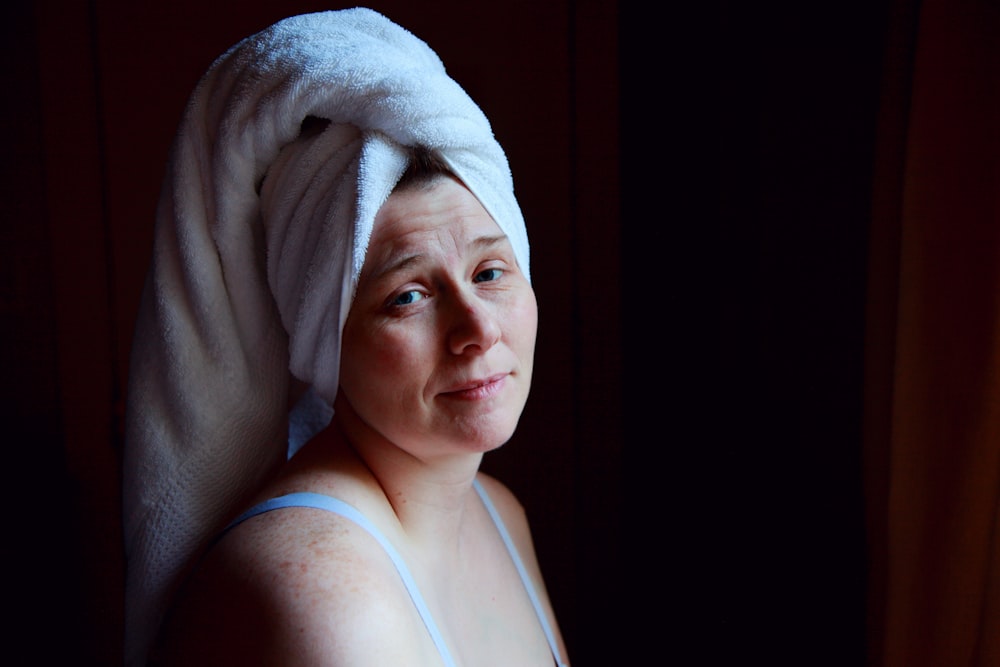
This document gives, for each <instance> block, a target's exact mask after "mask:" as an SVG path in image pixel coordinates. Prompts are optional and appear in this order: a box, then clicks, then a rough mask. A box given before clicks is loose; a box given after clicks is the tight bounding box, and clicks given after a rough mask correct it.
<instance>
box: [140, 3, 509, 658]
mask: <svg viewBox="0 0 1000 667" xmlns="http://www.w3.org/2000/svg"><path fill="white" fill-rule="evenodd" d="M308 117H317V118H322V119H327V120H329V121H331V123H330V124H329V125H328V126H327V127H326V129H325V130H323V132H322V133H321V134H319V135H318V136H315V137H310V138H299V135H300V128H301V126H302V123H303V121H304V120H305V119H306V118H308ZM417 144H422V145H426V146H428V147H431V148H434V149H437V150H438V151H440V152H441V153H442V154H443V156H444V158H445V159H446V160H447V162H448V163H449V164H450V165H451V166H452V168H453V169H454V171H455V172H456V174H457V175H458V176H459V177H460V178H461V179H462V180H463V181H464V182H465V184H466V185H467V186H468V187H469V189H470V190H471V191H472V192H473V193H474V194H475V195H476V196H477V197H478V198H479V200H480V201H481V202H482V204H483V206H484V207H485V208H486V210H487V211H488V212H489V213H490V214H491V215H492V216H493V218H494V219H495V220H496V221H497V223H498V224H499V225H500V227H501V229H502V230H503V231H504V232H505V233H506V234H507V235H508V237H510V239H511V241H512V243H513V245H514V248H515V252H516V254H517V258H518V261H519V263H520V265H521V268H522V270H523V271H524V272H525V273H526V274H527V273H528V270H529V269H528V242H527V235H526V232H525V228H524V222H523V219H522V216H521V212H520V209H519V208H518V205H517V201H516V200H515V198H514V193H513V185H512V182H511V177H510V172H509V168H508V165H507V160H506V157H505V156H504V153H503V151H502V149H501V148H500V146H499V145H498V144H497V142H496V141H495V139H494V138H493V134H492V130H491V128H490V125H489V123H488V121H487V119H486V117H485V116H484V115H483V114H482V112H481V111H480V109H479V108H478V107H477V106H476V105H475V103H473V102H472V100H471V99H469V98H468V96H467V95H466V94H465V93H464V92H463V91H462V89H461V88H460V87H459V86H458V85H457V84H456V83H455V82H454V81H453V80H452V79H451V78H449V77H448V75H447V74H446V73H445V70H444V67H443V66H442V64H441V62H440V60H439V59H438V57H437V56H436V54H435V53H434V52H433V51H431V50H430V48H428V47H427V45H426V44H424V43H423V42H422V41H421V40H419V39H417V38H416V37H414V36H413V35H412V34H410V33H409V32H407V31H406V30H404V29H402V28H400V27H399V26H397V25H395V24H393V23H392V22H390V21H388V20H387V19H386V18H384V17H382V16H381V15H379V14H377V13H375V12H372V11H370V10H366V9H352V10H345V11H339V12H322V13H317V14H309V15H304V16H298V17H293V18H290V19H286V20H284V21H281V22H279V23H277V24H275V25H274V26H272V27H270V28H268V29H266V30H264V31H263V32H261V33H259V34H257V35H254V36H252V37H250V38H248V39H246V40H244V41H243V42H241V43H239V44H237V45H236V46H235V47H233V48H232V49H231V50H230V51H228V52H227V53H226V54H224V55H223V56H222V57H221V58H220V59H219V60H217V61H216V62H215V64H213V66H212V67H211V68H210V69H209V71H208V72H207V73H206V74H205V76H204V78H203V79H202V81H201V82H200V83H199V85H198V87H197V88H196V89H195V91H194V93H193V95H192V98H191V100H190V103H189V105H188V108H187V110H186V112H185V115H184V118H183V119H182V121H181V125H180V128H179V131H178V134H177V138H176V141H175V144H174V146H173V150H172V153H171V156H170V160H169V164H168V169H167V174H166V179H165V182H164V189H163V193H162V196H161V201H160V205H159V208H158V211H157V225H156V234H155V241H154V252H153V263H152V267H151V269H150V273H149V276H148V278H147V283H146V286H145V291H144V294H143V298H142V303H141V305H140V312H139V317H138V320H137V325H136V332H135V339H134V342H133V350H132V360H131V366H130V381H129V382H130V384H129V395H128V405H127V433H126V449H125V458H124V479H123V483H124V489H123V493H124V497H123V502H124V523H125V526H124V528H125V548H126V557H127V566H128V572H127V582H126V648H125V651H126V664H128V665H142V664H145V662H146V651H147V650H148V647H149V644H150V642H151V640H152V639H153V637H154V636H155V633H156V631H157V629H158V626H159V624H160V622H161V620H162V615H163V612H164V609H165V606H166V604H167V603H168V601H169V597H170V595H171V594H172V593H173V592H174V590H175V589H176V586H177V585H178V583H179V581H180V579H181V578H182V577H183V576H184V574H185V573H186V571H187V569H188V567H189V566H190V563H191V560H192V558H193V557H196V556H197V554H198V553H199V551H200V550H201V549H202V548H203V547H204V545H205V544H206V543H207V541H208V540H209V539H210V538H211V537H212V536H213V535H214V534H215V533H216V532H217V531H218V530H219V529H220V528H221V527H222V526H223V525H224V524H225V523H226V522H227V521H228V520H229V519H231V518H232V517H233V516H235V515H236V514H238V513H239V511H240V510H242V509H244V507H243V504H244V503H245V502H246V501H247V499H248V496H249V495H251V494H252V493H253V492H255V491H256V490H258V489H259V486H260V484H261V483H262V482H263V480H264V479H265V478H266V477H267V475H268V474H270V473H271V472H273V470H274V469H275V467H276V466H278V465H279V464H280V463H281V462H282V461H283V460H284V459H285V456H286V447H287V443H288V438H289V424H288V422H289V417H288V409H287V395H288V387H289V371H291V373H292V374H294V375H295V376H296V377H298V378H299V379H301V380H303V381H305V382H306V383H307V385H309V386H311V387H312V389H311V391H310V393H309V394H307V397H306V401H305V402H304V403H303V405H305V406H306V407H305V408H304V409H303V412H304V414H305V417H306V418H305V419H303V420H301V423H297V424H293V429H292V430H293V433H292V435H293V439H295V440H296V444H297V442H300V441H301V440H302V439H304V438H307V437H308V436H309V435H311V434H312V433H313V432H315V430H316V429H318V428H320V427H322V425H324V424H325V423H326V420H328V419H329V416H330V414H331V411H330V410H331V409H330V407H329V404H330V403H331V402H332V400H333V397H334V395H335V393H336V389H337V372H338V368H339V354H340V332H341V327H342V324H343V322H344V319H345V318H346V315H347V312H348V309H349V306H350V301H351V298H352V296H353V293H354V289H355V286H356V282H357V277H358V273H359V271H360V269H361V265H362V263H363V261H364V254H365V250H366V248H367V244H368V239H369V237H370V234H371V228H372V222H373V219H374V216H375V213H376V211H377V210H378V208H379V207H380V206H381V204H382V203H383V202H384V201H385V198H386V197H387V196H388V194H389V192H390V190H391V188H392V186H393V185H394V184H395V183H396V181H397V180H398V178H399V176H400V174H401V172H402V170H403V168H404V167H405V158H404V156H403V153H402V151H401V149H400V146H402V145H417ZM310 400H311V401H312V403H310V402H309V401H310ZM309 406H312V407H309ZM317 406H319V407H318V408H317ZM317 410H318V414H317ZM310 419H312V421H311V422H310V421H309V420H310ZM303 429H304V430H303Z"/></svg>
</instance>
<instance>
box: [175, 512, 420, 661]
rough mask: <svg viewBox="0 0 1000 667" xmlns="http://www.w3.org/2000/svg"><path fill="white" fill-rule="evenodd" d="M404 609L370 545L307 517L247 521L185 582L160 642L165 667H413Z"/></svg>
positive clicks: (413, 646)
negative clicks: (406, 666)
mask: <svg viewBox="0 0 1000 667" xmlns="http://www.w3.org/2000/svg"><path fill="white" fill-rule="evenodd" d="M413 614H414V612H413V611H412V604H409V603H408V598H407V593H406V591H405V588H403V587H402V585H401V584H400V579H399V575H398V573H397V572H396V570H395V568H394V566H393V565H392V562H391V560H390V559H389V558H388V556H387V555H386V554H385V552H384V550H383V549H382V548H381V546H380V545H379V544H378V542H377V541H376V540H375V539H374V538H373V537H372V536H371V535H369V534H368V533H367V532H366V531H365V530H364V529H362V528H361V527H360V526H358V525H357V524H355V523H353V522H352V521H350V520H349V519H346V518H344V517H341V516H338V515H335V514H332V513H330V512H324V511H322V510H316V509H311V508H297V507H296V508H286V509H282V510H280V511H274V512H269V513H266V514H263V515H259V516H257V517H254V518H253V519H250V520H248V521H247V522H245V523H243V524H241V525H240V526H238V527H236V528H235V529H234V530H232V531H231V532H230V533H229V534H227V535H226V536H225V538H224V539H223V540H221V541H220V542H219V543H218V544H217V545H215V547H214V548H213V549H212V550H211V551H210V552H209V553H208V554H207V556H206V557H205V558H204V559H203V560H202V562H201V563H199V565H198V567H197V569H196V570H195V571H194V572H193V573H192V575H191V577H190V579H189V580H188V582H187V584H186V586H185V588H184V589H183V590H182V592H181V593H180V595H179V596H178V600H177V603H176V604H175V605H174V608H173V609H172V611H171V613H170V616H169V617H168V621H167V623H166V625H165V629H164V633H163V636H162V641H161V642H160V650H159V651H158V653H159V654H160V660H159V664H163V665H190V666H192V667H194V666H197V665H209V664H210V665H217V666H223V665H241V666H244V667H250V666H252V665H275V664H281V665H283V666H287V667H296V666H299V665H330V666H336V665H358V666H361V665H386V664H420V661H419V660H417V661H416V662H415V663H414V662H413V661H412V660H411V659H410V658H411V657H412V656H413V655H414V654H416V655H420V654H421V653H422V652H424V651H425V648H424V646H423V644H424V639H423V636H422V635H420V634H419V633H418V632H416V630H419V629H420V621H419V619H417V620H416V622H414V618H413Z"/></svg>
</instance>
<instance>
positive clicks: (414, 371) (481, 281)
mask: <svg viewBox="0 0 1000 667" xmlns="http://www.w3.org/2000/svg"><path fill="white" fill-rule="evenodd" d="M536 328H537V304H536V302H535V296H534V293H533V291H532V288H531V286H530V284H529V282H528V280H527V278H526V277H525V276H524V274H523V273H522V272H521V270H520V268H519V267H518V265H517V261H516V258H515V255H514V252H513V249H512V248H511V245H510V243H509V241H508V240H507V238H506V237H505V236H504V234H503V233H502V232H501V230H500V228H499V227H498V226H497V225H496V223H495V222H494V221H493V219H492V218H491V217H490V216H489V214H488V213H487V212H486V211H485V209H483V207H482V206H481V204H480V203H479V201H478V200H477V199H476V198H475V197H474V196H473V195H472V194H471V193H470V192H469V190H468V189H466V187H465V186H464V185H463V184H462V183H460V182H459V181H457V180H456V179H454V178H452V177H450V176H442V175H438V176H435V177H434V178H433V179H432V180H430V181H429V182H420V183H416V184H411V185H407V186H406V187H403V188H402V189H398V190H397V191H395V192H394V193H393V194H392V195H391V196H390V197H389V199H388V201H387V202H386V203H385V204H384V205H383V207H382V208H381V209H380V211H379V213H378V214H377V216H376V221H375V227H374V231H373V235H372V239H371V242H370V244H369V246H368V252H367V255H366V258H365V264H364V267H363V270H362V272H361V275H360V278H359V282H358V286H357V291H356V296H355V299H354V302H353V304H352V307H351V311H350V313H349V316H348V318H347V322H346V324H345V327H344V331H343V337H342V355H341V358H342V362H341V368H340V391H339V394H338V396H337V398H336V401H335V403H334V418H333V422H332V423H331V425H330V426H329V427H327V428H326V429H325V430H324V431H323V432H322V433H320V434H319V435H318V436H317V437H316V438H314V439H313V440H311V441H310V442H308V443H307V444H306V445H305V446H303V448H302V450H301V451H300V452H299V453H298V454H296V455H295V456H294V457H293V458H292V459H291V460H290V461H289V462H288V463H287V464H286V466H285V468H284V469H283V470H282V471H281V474H280V475H279V476H278V477H277V478H276V479H275V480H274V481H273V482H272V483H270V484H269V485H268V486H267V488H265V489H264V490H263V491H262V492H261V494H260V495H259V496H258V497H257V498H256V499H254V501H255V502H256V501H260V500H264V499H267V498H272V497H275V496H278V495H281V494H284V493H289V492H294V491H314V492H318V493H325V494H327V495H331V496H335V497H337V498H340V499H341V500H344V501H345V502H348V503H350V504H351V505H354V506H355V507H356V508H358V509H359V510H360V511H361V512H362V513H363V514H364V515H365V516H366V517H367V518H368V519H369V520H370V521H371V522H372V523H374V524H375V525H376V527H377V528H378V529H379V530H380V531H381V532H382V533H383V534H384V535H385V536H386V538H387V539H389V541H390V542H392V544H393V545H394V546H395V547H396V549H397V550H398V551H399V552H400V554H401V555H402V556H403V558H404V560H405V561H406V562H407V564H408V566H409V567H410V570H411V572H412V574H413V576H414V579H415V580H416V582H417V584H418V586H419V588H420V590H421V593H422V594H423V595H424V597H425V600H426V603H427V606H428V608H429V610H430V612H431V614H432V615H433V617H434V619H435V621H436V622H437V624H438V626H439V629H440V630H441V633H442V635H443V637H444V640H445V642H446V643H447V645H448V647H449V650H450V651H451V653H452V655H453V656H454V657H455V659H456V661H457V662H458V664H459V665H462V666H463V667H510V666H511V665H517V666H518V667H552V665H553V664H554V661H553V657H552V653H551V651H550V649H549V646H548V643H547V641H546V639H545V636H544V634H543V631H542V628H541V625H540V623H539V621H538V619H537V616H536V614H535V611H534V609H533V608H532V606H531V603H530V600H529V598H528V595H527V593H526V591H525V589H524V586H523V585H522V583H521V580H520V578H519V576H518V573H517V571H516V569H515V566H514V564H513V562H512V561H511V559H510V557H509V555H508V554H507V552H506V549H505V547H504V545H503V543H502V541H501V538H500V536H499V534H498V532H497V530H496V528H495V526H494V524H493V523H492V520H491V519H490V518H489V516H488V514H487V513H486V510H485V508H484V507H483V505H482V502H481V501H480V500H479V498H478V496H477V495H476V493H475V491H474V489H473V488H472V481H473V480H474V479H478V480H479V481H480V483H481V484H482V485H483V486H484V487H485V489H486V491H487V492H488V493H489V495H490V497H491V498H492V500H493V502H494V503H495V504H496V506H497V509H498V511H499V512H500V514H501V516H502V517H503V519H504V522H505V523H506V525H507V528H508V530H509V531H510V533H511V537H512V538H513V540H514V542H515V544H516V546H517V548H518V550H519V552H520V555H521V558H522V559H523V561H524V564H525V567H526V570H527V572H528V574H529V576H530V578H531V580H532V581H533V583H534V586H535V589H536V591H537V592H538V594H539V597H540V599H541V603H542V607H543V610H544V613H545V614H546V615H547V617H548V620H549V623H550V624H551V626H552V628H553V631H554V633H555V635H556V640H557V643H558V645H559V647H560V650H561V652H562V654H563V655H564V656H565V655H566V651H565V646H564V645H563V642H562V639H561V636H560V634H559V628H558V624H557V622H556V620H555V615H554V613H553V610H552V607H551V604H550V601H549V599H548V596H547V593H546V591H545V584H544V581H543V578H542V574H541V571H540V568H539V565H538V562H537V558H536V555H535V551H534V548H533V546H532V541H531V533H530V528H529V525H528V522H527V519H526V516H525V513H524V510H523V508H522V507H521V505H520V504H519V503H518V501H517V499H516V498H515V497H514V495H513V494H512V493H511V492H510V490H509V489H507V488H506V487H505V486H504V485H503V484H501V483H500V482H499V481H497V480H496V479H493V478H492V477H490V476H488V475H485V474H484V473H481V472H479V465H480V463H481V460H482V456H483V454H484V453H485V452H488V451H490V450H492V449H495V448H497V447H499V446H501V445H503V444H504V443H505V442H507V440H508V439H509V438H510V437H511V435H512V434H513V432H514V430H515V428H516V426H517V422H518V419H519V418H520V415H521V411H522V409H523V408H524V405H525V401H526V400H527V397H528V392H529V387H530V383H531V372H532V364H533V355H534V346H535V334H536ZM165 627H166V629H165V631H164V632H163V634H162V636H161V641H160V643H159V650H158V653H157V656H158V657H157V659H156V661H155V664H163V665H186V666H197V665H215V666H220V665H241V666H242V667H247V666H253V665H282V666H283V667H297V666H300V665H303V666H304V665H310V666H312V665H317V666H319V665H323V666H329V667H340V666H350V667H366V666H369V665H371V666H376V665H377V666H379V667H382V666H384V665H394V666H400V667H410V666H413V667H421V666H425V665H426V666H432V665H433V666H435V667H438V666H440V665H441V664H442V662H441V658H440V656H439V654H438V651H437V649H436V648H435V646H434V644H433V642H432V641H431V638H430V635H429V633H428V632H427V629H426V628H425V627H424V625H423V621H422V620H421V618H420V616H419V615H418V613H417V611H416V609H415V607H414V605H413V603H412V601H411V600H410V598H409V596H408V593H407V592H406V590H405V588H404V587H403V584H402V582H401V580H400V578H399V575H398V573H397V571H396V569H395V568H394V566H393V565H392V563H391V562H390V560H389V558H388V556H387V555H386V554H385V552H384V550H383V549H382V547H381V546H380V545H378V543H377V542H376V541H375V540H374V539H373V538H372V537H371V536H370V535H368V534H367V533H366V532H365V531H363V530H361V529H360V528H358V526H356V525H355V524H353V523H351V522H350V521H349V520H348V519H345V518H343V517H340V516H338V515H335V514H331V513H328V512H324V511H321V510H315V509H310V508H290V509H285V510H281V511H277V512H269V513H266V514H263V515H260V516H258V517H255V518H253V519H251V520H249V521H247V522H245V523H242V524H240V525H239V526H237V527H236V528H235V529H234V530H232V531H230V532H229V533H227V534H226V535H225V537H224V538H223V539H222V540H220V541H219V542H218V543H217V544H216V545H214V547H213V548H212V549H211V550H210V551H209V552H208V553H207V554H206V556H205V558H204V559H203V560H202V561H201V562H200V564H199V565H198V567H197V568H196V570H195V571H194V572H193V573H192V575H191V577H190V578H189V580H188V582H187V584H186V586H185V588H184V589H183V590H182V592H181V594H180V595H179V597H178V601H177V603H176V604H175V606H174V609H173V611H172V613H171V615H170V616H169V617H168V622H167V624H166V626H165Z"/></svg>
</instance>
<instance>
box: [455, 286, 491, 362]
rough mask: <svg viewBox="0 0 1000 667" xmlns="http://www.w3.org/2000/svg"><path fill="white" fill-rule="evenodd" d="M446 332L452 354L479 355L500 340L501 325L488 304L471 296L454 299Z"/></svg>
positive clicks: (460, 296)
mask: <svg viewBox="0 0 1000 667" xmlns="http://www.w3.org/2000/svg"><path fill="white" fill-rule="evenodd" d="M452 309H453V313H452V316H451V318H450V320H451V321H450V322H449V329H448V348H449V349H450V350H451V352H452V354H469V353H473V354H476V353H481V352H485V351H486V350H488V349H490V348H491V347H493V346H494V345H496V344H497V342H498V341H499V340H500V333H501V330H500V322H499V320H498V318H497V316H496V313H495V312H494V310H493V308H491V307H490V304H488V303H486V302H484V301H482V300H481V299H478V298H477V297H475V296H472V295H456V298H455V299H454V302H453V305H452Z"/></svg>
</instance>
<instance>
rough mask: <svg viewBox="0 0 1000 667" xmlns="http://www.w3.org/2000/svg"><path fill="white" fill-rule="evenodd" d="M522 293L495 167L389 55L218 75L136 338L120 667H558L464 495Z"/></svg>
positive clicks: (495, 487)
mask: <svg viewBox="0 0 1000 667" xmlns="http://www.w3.org/2000/svg"><path fill="white" fill-rule="evenodd" d="M528 266H529V265H528V245H527V237H526V232H525V230H524V223H523V219H522V218H521V215H520V211H519V209H518V207H517V203H516V200H515V199H514V196H513V187H512V183H511V181H510V176H509V171H508V168H507V163H506V158H505V157H504V156H503V152H502V150H501V149H500V148H499V146H498V145H497V144H496V142H495V140H494V138H493V136H492V133H491V131H490V129H489V124H488V122H486V120H485V117H483V116H482V113H481V111H479V109H478V107H476V106H475V104H474V103H472V102H471V100H469V99H468V97H467V96H466V95H465V94H464V92H463V91H462V90H461V89H460V88H459V87H458V86H457V84H455V83H454V81H452V80H451V79H450V78H449V77H447V75H446V74H445V73H444V68H443V67H442V66H441V64H440V61H439V60H438V59H437V57H436V55H434V53H433V52H432V51H431V50H430V49H429V48H428V47H427V46H426V45H425V44H423V42H421V41H420V40H418V39H417V38H415V37H414V36H413V35H411V34H409V33H408V32H406V31H405V30H403V29H402V28H400V27H399V26H396V25H395V24H392V23H391V22H389V21H388V20H387V19H385V18H384V17H382V16H380V15H378V14H376V13H374V12H371V11H369V10H364V9H356V10H347V11H342V12H325V13H320V14H313V15H306V16H302V17H293V18H291V19H287V20H286V21H283V22H279V23H278V24H276V25H275V26H272V27H271V28H269V29H267V30H265V31H263V32H261V33H259V34H258V35H254V36H252V37H250V38H248V39H247V40H244V42H241V43H240V44H239V45H237V46H236V47H234V48H233V49H231V50H230V51H229V52H227V53H226V54H225V55H223V56H222V57H221V58H220V59H219V61H217V62H216V63H215V64H214V65H213V67H212V68H211V69H210V70H209V72H208V73H206V76H205V77H204V78H203V80H202V82H201V83H200V84H199V87H198V89H196V91H195V93H194V95H193V96H192V101H191V104H190V105H189V107H188V110H187V113H186V116H185V119H184V120H183V122H182V125H181V129H180V131H179V133H178V139H177V142H176V144H175V148H174V153H173V154H172V156H171V162H170V165H169V169H168V177H167V182H166V185H165V191H164V196H163V198H162V200H161V208H160V210H159V212H158V221H157V237H156V246H155V248H154V261H153V267H152V269H151V272H150V279H149V282H148V283H147V288H146V292H145V294H144V297H143V304H142V309H141V311H140V318H139V321H138V323H137V329H136V339H135V344H134V350H133V360H132V366H131V369H130V372H131V377H130V388H129V407H128V433H127V442H126V445H127V448H126V458H125V483H126V484H125V503H126V505H125V509H126V516H125V521H126V549H127V555H128V566H129V572H128V581H127V589H126V592H127V600H126V604H127V607H126V612H127V619H126V630H127V656H126V657H127V660H128V662H129V663H130V664H145V663H147V662H155V663H163V664H179V665H198V664H206V665H207V664H211V665H225V664H234V665H235V664H239V665H254V664H260V665H265V664H266V665H276V664H280V665H352V666H353V665H369V664H370V665H442V664H444V665H519V666H531V665H553V664H566V663H565V661H564V658H563V656H565V647H564V645H563V642H562V639H561V637H560V635H559V631H558V625H557V623H556V621H555V617H554V613H553V610H552V606H551V604H550V602H549V600H548V598H547V596H546V593H545V587H544V583H543V580H542V576H541V573H540V569H539V566H538V563H537V560H536V558H535V555H534V551H533V548H532V545H531V537H530V531H529V527H528V523H527V520H526V518H525V515H524V512H523V510H522V509H521V507H520V505H519V504H518V502H517V500H516V498H514V496H513V495H512V494H511V493H510V491H509V490H508V489H506V487H504V486H503V485H502V484H501V483H499V482H498V481H497V480H495V479H492V478H490V477H488V476H486V475H484V474H482V473H480V472H478V468H479V464H480V462H481V459H482V455H483V453H484V452H486V451H489V450H491V449H494V448H496V447H499V446H500V445H502V444H503V443H504V442H506V441H507V440H508V439H509V438H510V436H511V435H512V433H513V431H514V428H515V426H516V424H517V421H518V419H519V417H520V414H521V410H522V408H523V406H524V402H525V400H526V398H527V395H528V389H529V385H530V381H531V370H532V359H533V350H534V342H535V329H536V325H537V313H536V304H535V299H534V294H533V292H532V289H531V285H530V275H529V271H528ZM288 406H291V409H290V410H289V407H288ZM303 442H304V444H302V443H303ZM247 508H250V509H249V510H247ZM245 510H246V511H245ZM237 515H239V516H237ZM234 518H235V520H234ZM150 647H154V648H153V649H152V651H150Z"/></svg>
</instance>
